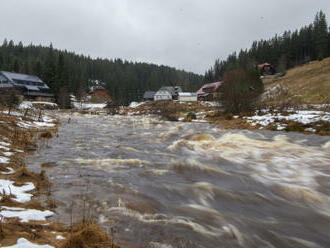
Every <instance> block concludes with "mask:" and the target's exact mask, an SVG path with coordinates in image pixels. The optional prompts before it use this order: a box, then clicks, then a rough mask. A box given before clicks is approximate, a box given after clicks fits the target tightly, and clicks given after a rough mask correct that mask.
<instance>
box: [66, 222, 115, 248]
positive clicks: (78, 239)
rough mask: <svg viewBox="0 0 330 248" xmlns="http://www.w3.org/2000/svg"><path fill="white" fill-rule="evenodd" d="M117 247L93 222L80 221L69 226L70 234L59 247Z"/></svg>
mask: <svg viewBox="0 0 330 248" xmlns="http://www.w3.org/2000/svg"><path fill="white" fill-rule="evenodd" d="M103 247H104V248H119V246H117V245H115V244H114V243H113V241H112V239H111V238H110V237H109V236H108V235H107V234H106V233H105V232H104V231H103V230H101V229H100V227H99V226H98V225H97V224H95V223H80V224H75V225H73V226H72V227H71V234H70V236H69V237H68V239H67V240H66V241H65V242H64V243H63V244H62V245H61V246H60V248H103Z"/></svg>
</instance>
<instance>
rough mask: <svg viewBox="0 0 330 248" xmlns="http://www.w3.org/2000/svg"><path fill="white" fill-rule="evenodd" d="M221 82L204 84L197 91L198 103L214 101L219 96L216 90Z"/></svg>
mask: <svg viewBox="0 0 330 248" xmlns="http://www.w3.org/2000/svg"><path fill="white" fill-rule="evenodd" d="M221 84H222V82H215V83H208V84H204V85H203V86H202V88H200V89H199V90H198V91H197V98H198V100H199V101H214V100H215V99H216V98H217V96H218V95H219V92H218V89H219V87H220V86H221Z"/></svg>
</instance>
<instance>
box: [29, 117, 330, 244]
mask: <svg viewBox="0 0 330 248" xmlns="http://www.w3.org/2000/svg"><path fill="white" fill-rule="evenodd" d="M60 118H61V119H62V122H63V124H62V126H61V127H60V129H59V132H58V137H57V138H54V139H52V140H51V141H49V144H48V145H49V146H50V147H49V148H47V149H42V151H41V152H40V154H36V155H34V156H31V157H29V158H28V167H29V169H32V170H34V171H40V170H41V167H40V165H41V164H42V163H45V162H56V164H55V166H54V167H51V168H46V171H47V174H48V175H49V177H50V180H51V181H52V182H53V183H54V186H53V188H52V196H53V197H54V198H55V200H56V202H57V209H56V212H57V215H56V217H55V220H58V221H62V222H65V223H68V224H69V223H70V221H71V212H72V213H73V214H72V217H73V219H74V221H78V220H81V218H82V216H83V215H84V214H83V213H84V212H85V213H87V214H90V215H93V216H95V217H96V218H97V221H98V222H99V223H100V224H101V225H102V226H103V227H104V228H105V229H106V230H109V231H110V230H111V228H112V230H114V231H113V233H114V236H115V242H117V243H119V245H121V246H122V247H143V248H145V247H151V248H154V247H160V248H171V247H173V248H176V247H178V248H180V247H192V248H194V247H205V248H215V247H294V248H296V247H330V137H321V136H316V135H303V134H296V133H281V132H266V131H262V132H258V131H235V130H232V131H231V130H224V129H221V128H219V127H216V126H213V125H210V124H207V123H177V122H164V121H160V120H157V119H156V118H152V117H128V116H126V117H125V116H91V115H79V114H75V115H72V116H69V115H66V114H61V115H60ZM68 118H71V122H70V123H68V121H67V119H68ZM84 199H85V200H84ZM84 203H85V204H84ZM84 205H85V207H84ZM84 209H85V211H84ZM87 214H85V215H87Z"/></svg>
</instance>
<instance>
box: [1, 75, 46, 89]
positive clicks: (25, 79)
mask: <svg viewBox="0 0 330 248" xmlns="http://www.w3.org/2000/svg"><path fill="white" fill-rule="evenodd" d="M0 74H1V75H3V76H4V77H5V78H7V79H8V81H9V83H11V84H12V85H14V86H22V85H31V86H37V87H40V88H42V89H49V87H48V86H47V84H45V83H44V82H43V81H42V80H41V79H40V78H38V77H37V76H34V75H27V74H21V73H15V72H7V71H0Z"/></svg>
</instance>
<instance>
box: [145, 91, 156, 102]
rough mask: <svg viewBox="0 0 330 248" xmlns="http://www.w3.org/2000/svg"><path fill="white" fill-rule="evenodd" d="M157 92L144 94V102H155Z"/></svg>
mask: <svg viewBox="0 0 330 248" xmlns="http://www.w3.org/2000/svg"><path fill="white" fill-rule="evenodd" d="M155 94H156V92H155V91H146V92H144V94H143V101H145V102H146V101H153V100H154V97H155Z"/></svg>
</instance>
